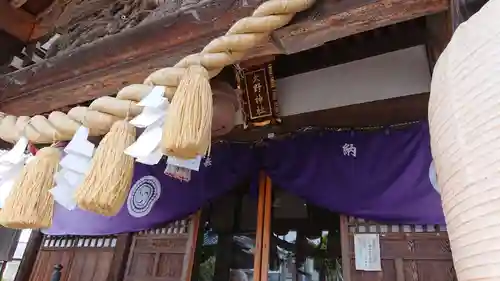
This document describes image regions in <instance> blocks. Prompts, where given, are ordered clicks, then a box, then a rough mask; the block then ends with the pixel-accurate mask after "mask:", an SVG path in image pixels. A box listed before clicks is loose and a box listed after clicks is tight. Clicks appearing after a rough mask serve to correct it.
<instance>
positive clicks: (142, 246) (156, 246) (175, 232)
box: [124, 214, 199, 281]
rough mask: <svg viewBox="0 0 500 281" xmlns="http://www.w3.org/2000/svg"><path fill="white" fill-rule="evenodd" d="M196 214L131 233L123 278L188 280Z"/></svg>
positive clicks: (130, 279)
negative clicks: (163, 225) (158, 226)
mask: <svg viewBox="0 0 500 281" xmlns="http://www.w3.org/2000/svg"><path fill="white" fill-rule="evenodd" d="M198 225H199V214H197V215H194V216H192V217H190V218H187V219H183V220H178V221H175V222H173V223H170V224H168V225H167V226H165V227H161V228H156V229H150V230H146V231H141V232H139V233H136V234H134V236H133V238H132V245H131V248H130V253H129V258H128V262H127V268H126V270H125V278H124V281H155V280H158V281H159V280H162V281H181V280H182V281H187V280H190V279H191V277H190V275H191V270H192V266H193V258H194V249H195V247H196V237H197V233H198Z"/></svg>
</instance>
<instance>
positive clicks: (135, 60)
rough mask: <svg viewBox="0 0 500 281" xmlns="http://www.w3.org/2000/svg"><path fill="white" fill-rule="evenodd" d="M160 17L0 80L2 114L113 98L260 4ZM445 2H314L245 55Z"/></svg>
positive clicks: (310, 43)
mask: <svg viewBox="0 0 500 281" xmlns="http://www.w3.org/2000/svg"><path fill="white" fill-rule="evenodd" d="M213 2H214V3H215V2H217V4H214V5H207V7H205V8H203V9H200V10H198V11H197V14H198V16H199V20H197V19H195V18H194V17H193V15H192V14H191V13H189V12H188V13H185V14H182V15H176V16H174V17H172V16H169V17H164V18H160V19H158V20H156V21H153V22H149V23H147V24H144V25H140V26H138V27H135V28H133V29H130V30H126V31H123V32H121V33H119V34H117V35H113V36H109V37H106V38H104V39H101V40H98V41H96V42H93V43H91V44H88V45H85V46H82V47H80V48H79V49H76V50H75V51H72V52H70V53H65V54H62V55H59V56H57V57H54V58H50V59H47V60H45V61H43V62H41V63H37V64H35V65H32V66H30V67H27V68H24V69H22V70H19V71H16V72H13V73H9V74H6V75H4V76H1V77H0V111H3V112H6V113H9V114H16V115H33V114H39V113H43V112H48V111H52V110H56V109H58V108H62V107H65V106H68V105H72V104H76V103H82V102H85V101H89V100H92V99H95V98H97V97H100V96H104V95H113V94H114V93H116V92H117V91H118V90H119V89H120V88H121V87H123V86H125V85H128V84H132V83H140V82H142V80H143V79H144V78H145V77H146V76H147V75H148V74H149V73H151V72H152V71H154V70H156V69H158V68H160V67H165V66H169V65H173V64H175V63H176V62H177V61H178V60H179V59H181V58H182V57H184V56H185V55H188V54H191V53H194V52H196V51H199V50H200V49H201V48H202V47H204V46H205V44H207V43H208V42H209V41H210V40H211V39H213V38H214V37H216V36H219V35H221V34H223V33H224V32H225V31H226V30H227V29H228V28H229V27H230V26H231V25H232V23H234V22H235V21H237V20H238V19H240V18H242V17H245V16H248V15H250V14H251V13H252V11H253V10H254V9H255V7H257V6H258V5H259V4H260V3H262V2H263V1H261V0H256V1H247V2H250V3H249V5H248V6H238V7H233V8H231V9H230V10H227V9H228V7H229V6H230V3H229V2H231V3H232V1H229V0H213ZM448 7H449V3H448V0H340V1H331V0H318V3H317V4H316V5H315V6H314V7H313V8H312V9H310V10H308V11H307V12H304V13H303V14H300V15H298V16H297V17H296V18H295V19H294V21H293V22H292V23H291V24H290V25H288V26H286V27H284V28H282V29H280V30H278V31H276V32H275V33H274V34H273V36H272V38H271V39H270V40H269V41H268V42H266V43H265V44H263V45H261V46H259V47H258V48H256V49H255V50H253V51H252V52H251V53H250V54H249V56H248V57H249V58H250V57H258V56H263V55H270V54H293V53H296V52H300V51H303V50H307V49H311V48H314V47H318V46H321V45H323V44H324V43H326V42H328V41H332V40H336V39H339V38H342V37H346V36H349V35H353V34H356V33H360V32H364V31H367V30H372V29H375V28H379V27H382V26H387V25H392V24H395V23H398V22H403V21H407V20H411V19H414V18H418V17H422V16H426V15H430V14H435V13H438V12H442V11H445V10H447V9H448Z"/></svg>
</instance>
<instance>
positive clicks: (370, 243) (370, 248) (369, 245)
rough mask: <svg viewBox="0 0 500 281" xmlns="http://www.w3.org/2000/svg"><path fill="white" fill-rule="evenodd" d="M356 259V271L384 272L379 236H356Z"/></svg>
mask: <svg viewBox="0 0 500 281" xmlns="http://www.w3.org/2000/svg"><path fill="white" fill-rule="evenodd" d="M354 259H355V261H356V270H362V271H382V266H381V261H380V237H379V235H378V234H355V235H354Z"/></svg>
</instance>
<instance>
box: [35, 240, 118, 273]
mask: <svg viewBox="0 0 500 281" xmlns="http://www.w3.org/2000/svg"><path fill="white" fill-rule="evenodd" d="M117 241H118V238H117V237H116V236H103V237H82V236H76V237H75V236H44V238H43V241H42V245H41V248H40V251H39V253H38V256H37V259H36V262H35V265H34V267H33V271H32V273H31V277H30V279H29V280H30V281H44V280H50V277H51V275H52V271H53V268H54V265H56V264H61V265H62V266H63V270H62V277H61V281H70V280H71V281H90V280H92V281H107V280H108V275H109V273H110V271H111V265H112V263H113V257H114V252H115V249H116V248H117Z"/></svg>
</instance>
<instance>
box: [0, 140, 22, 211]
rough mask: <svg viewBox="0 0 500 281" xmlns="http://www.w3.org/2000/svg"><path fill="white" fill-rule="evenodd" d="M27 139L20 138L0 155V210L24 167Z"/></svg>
mask: <svg viewBox="0 0 500 281" xmlns="http://www.w3.org/2000/svg"><path fill="white" fill-rule="evenodd" d="M27 147H28V139H27V138H25V137H21V138H20V139H19V140H18V141H17V143H16V144H15V145H14V147H13V148H12V149H11V150H9V151H6V152H4V153H2V154H1V155H0V208H3V205H4V203H5V199H6V198H7V196H9V193H10V191H11V190H12V187H13V186H14V181H15V179H16V176H18V175H19V173H20V172H21V170H22V169H23V167H24V164H25V162H26V159H27V158H28V154H26V153H25V151H26V148H27Z"/></svg>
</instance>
